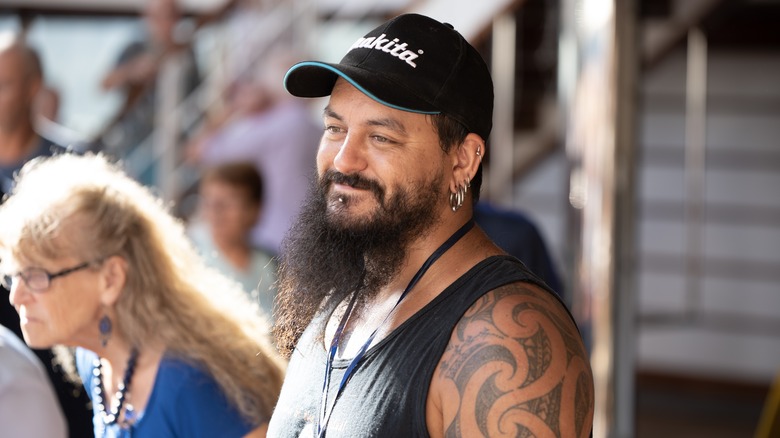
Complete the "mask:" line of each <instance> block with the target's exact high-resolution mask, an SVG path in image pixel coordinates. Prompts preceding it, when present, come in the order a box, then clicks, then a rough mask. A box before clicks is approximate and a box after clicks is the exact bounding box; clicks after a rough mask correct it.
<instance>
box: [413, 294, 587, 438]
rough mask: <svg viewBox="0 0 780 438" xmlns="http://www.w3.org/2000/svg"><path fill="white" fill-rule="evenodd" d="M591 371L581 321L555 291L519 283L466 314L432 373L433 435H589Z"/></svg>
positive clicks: (430, 416)
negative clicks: (577, 322) (577, 321)
mask: <svg viewBox="0 0 780 438" xmlns="http://www.w3.org/2000/svg"><path fill="white" fill-rule="evenodd" d="M593 404H594V403H593V376H592V374H591V369H590V365H589V360H588V356H587V353H586V351H585V348H584V346H583V343H582V340H581V338H580V335H579V333H578V331H577V328H576V326H575V325H574V323H573V322H572V321H571V318H569V315H568V313H567V312H566V310H565V309H564V307H563V305H562V304H560V303H559V302H558V301H557V300H556V299H555V298H554V297H552V296H550V295H549V294H548V293H547V292H545V291H543V290H541V289H540V288H538V287H536V286H534V285H531V284H528V283H513V284H509V285H506V286H503V287H501V288H498V289H495V290H493V291H491V292H489V293H488V294H486V295H485V296H483V297H482V298H480V299H479V300H478V301H477V302H476V303H475V304H474V305H473V306H472V307H471V308H470V309H469V310H468V311H467V312H466V314H465V315H464V316H463V318H461V320H460V321H459V322H458V324H457V325H456V326H455V329H454V330H453V332H452V336H451V338H450V341H449V344H448V345H447V349H446V350H445V352H444V354H443V355H442V358H441V361H440V362H439V365H438V367H437V368H436V371H435V373H434V376H433V379H432V381H431V391H430V393H429V399H428V408H427V413H428V428H429V431H430V433H431V436H433V437H463V436H468V437H472V436H486V437H497V436H510V437H587V436H588V435H589V433H590V430H591V426H592V421H593Z"/></svg>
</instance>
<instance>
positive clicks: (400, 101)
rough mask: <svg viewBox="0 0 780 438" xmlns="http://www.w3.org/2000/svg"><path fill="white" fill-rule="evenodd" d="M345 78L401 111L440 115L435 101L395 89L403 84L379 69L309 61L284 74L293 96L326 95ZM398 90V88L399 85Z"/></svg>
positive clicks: (366, 92) (372, 97)
mask: <svg viewBox="0 0 780 438" xmlns="http://www.w3.org/2000/svg"><path fill="white" fill-rule="evenodd" d="M339 77H341V78H343V79H344V80H345V81H347V82H349V83H350V84H352V86H354V87H355V88H357V89H358V90H360V92H361V93H363V94H365V95H366V96H368V97H370V98H371V99H373V100H375V101H377V102H379V103H381V104H382V105H385V106H388V107H390V108H394V109H397V110H401V111H409V112H413V113H420V114H440V113H441V111H439V110H437V109H436V108H435V107H434V106H433V105H432V104H430V103H429V102H426V101H425V100H423V99H420V98H418V97H417V96H416V93H414V92H412V91H411V90H404V92H398V93H396V92H393V89H394V88H396V87H401V88H405V86H404V85H403V84H399V83H397V82H395V81H393V80H392V79H391V78H388V77H386V76H382V75H381V74H378V73H377V72H373V71H368V70H364V69H361V68H359V67H354V66H350V65H342V64H329V63H325V62H317V61H305V62H300V63H298V64H295V65H294V66H292V67H291V68H290V70H289V71H287V74H286V75H285V77H284V87H285V88H286V89H287V91H288V92H289V93H290V94H292V95H293V96H298V97H324V96H328V95H330V93H331V92H332V91H333V86H334V85H335V84H336V81H337V80H338V78H339ZM396 89H397V88H396Z"/></svg>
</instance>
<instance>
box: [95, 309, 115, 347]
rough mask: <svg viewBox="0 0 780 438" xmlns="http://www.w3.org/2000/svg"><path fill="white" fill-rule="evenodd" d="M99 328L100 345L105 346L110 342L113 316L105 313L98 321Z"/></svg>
mask: <svg viewBox="0 0 780 438" xmlns="http://www.w3.org/2000/svg"><path fill="white" fill-rule="evenodd" d="M98 329H99V330H100V345H102V346H103V347H105V346H106V344H108V340H109V339H110V338H111V329H112V327H111V318H109V317H108V315H103V317H102V318H100V322H99V323H98Z"/></svg>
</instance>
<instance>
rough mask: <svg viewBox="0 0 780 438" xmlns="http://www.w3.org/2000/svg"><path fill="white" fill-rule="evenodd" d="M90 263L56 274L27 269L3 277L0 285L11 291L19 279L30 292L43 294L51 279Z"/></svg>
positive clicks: (38, 269)
mask: <svg viewBox="0 0 780 438" xmlns="http://www.w3.org/2000/svg"><path fill="white" fill-rule="evenodd" d="M91 263H92V262H84V263H81V264H79V265H76V266H74V267H72V268H67V269H63V270H61V271H58V272H49V271H47V270H45V269H43V268H27V269H25V270H22V271H19V272H17V273H15V274H6V275H3V279H2V284H3V287H5V288H6V289H8V290H11V287H12V286H13V285H14V284H16V282H18V281H19V279H20V278H21V279H22V280H24V284H26V285H27V287H28V288H30V290H32V291H35V292H43V291H45V290H46V289H48V288H49V286H50V285H51V281H52V280H53V279H55V278H57V277H64V276H66V275H68V274H72V273H74V272H76V271H80V270H82V269H84V268H86V267H87V266H89V265H90V264H91Z"/></svg>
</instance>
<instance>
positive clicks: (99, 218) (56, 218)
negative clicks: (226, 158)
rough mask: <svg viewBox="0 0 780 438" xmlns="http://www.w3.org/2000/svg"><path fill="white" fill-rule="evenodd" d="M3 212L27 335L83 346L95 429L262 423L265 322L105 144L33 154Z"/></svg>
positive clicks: (204, 432)
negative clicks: (102, 152)
mask: <svg viewBox="0 0 780 438" xmlns="http://www.w3.org/2000/svg"><path fill="white" fill-rule="evenodd" d="M0 223H2V224H3V226H2V228H1V229H0V260H2V265H1V266H0V268H2V271H3V273H4V276H3V279H4V281H5V282H6V283H8V284H7V286H9V287H10V290H11V302H12V304H13V305H14V307H15V308H16V310H17V311H18V312H19V316H20V319H21V324H22V332H23V334H24V338H25V341H26V342H27V344H28V345H30V346H31V347H34V348H43V347H51V346H60V345H62V346H73V347H78V348H76V361H77V366H78V371H79V374H80V375H81V378H82V381H83V383H84V386H85V388H86V389H87V391H88V392H89V393H90V396H91V398H92V402H93V412H94V419H93V423H94V427H95V435H96V436H97V437H125V436H133V437H155V438H157V437H215V436H219V437H243V436H251V437H256V436H265V430H266V425H267V422H268V420H269V418H270V416H271V412H272V410H273V408H274V405H275V403H276V399H277V396H278V392H279V389H280V387H281V382H282V377H283V371H282V363H281V362H280V360H279V359H278V358H277V356H276V355H275V353H274V350H273V347H271V344H270V342H269V340H268V339H267V332H268V327H267V326H266V324H265V321H264V320H263V319H262V318H261V317H260V316H259V310H258V308H257V306H256V305H255V304H253V303H251V302H250V301H249V300H248V299H247V297H246V296H245V294H244V293H243V292H242V291H241V290H240V288H239V287H237V285H236V283H235V282H232V281H229V280H228V279H226V278H225V277H223V276H222V275H220V274H219V273H217V272H216V271H214V270H212V269H210V268H207V267H206V266H205V265H204V263H203V261H202V259H201V258H200V257H199V256H198V255H197V253H196V252H195V250H194V249H193V247H192V245H191V244H190V243H189V240H188V239H187V238H186V236H185V233H184V229H183V226H182V225H181V224H180V222H178V221H177V220H175V219H174V218H173V217H171V216H170V215H169V214H168V213H167V211H166V209H165V208H164V207H163V205H162V203H161V202H160V200H159V199H157V198H155V197H154V196H153V195H152V194H151V193H150V192H149V191H148V190H147V189H145V188H144V187H142V186H141V185H139V184H138V183H136V182H135V181H133V180H131V179H130V178H129V177H127V176H126V175H125V174H124V173H123V172H122V171H121V170H119V169H118V168H117V167H115V166H114V165H111V164H110V163H108V162H107V161H106V160H105V159H104V158H103V157H101V156H94V155H89V156H75V155H69V154H64V155H60V156H57V157H54V158H49V159H41V160H35V161H33V162H31V163H29V164H27V165H26V166H25V167H24V168H23V169H22V171H21V173H20V175H19V177H18V179H17V185H16V187H15V189H14V191H13V192H12V194H11V196H10V198H8V200H7V201H6V202H5V203H4V204H3V205H2V206H0Z"/></svg>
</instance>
